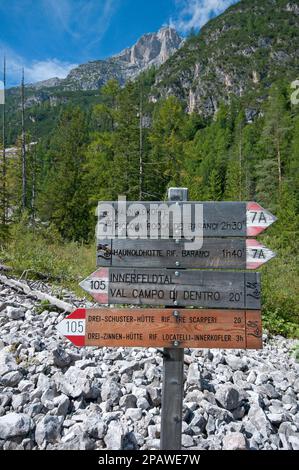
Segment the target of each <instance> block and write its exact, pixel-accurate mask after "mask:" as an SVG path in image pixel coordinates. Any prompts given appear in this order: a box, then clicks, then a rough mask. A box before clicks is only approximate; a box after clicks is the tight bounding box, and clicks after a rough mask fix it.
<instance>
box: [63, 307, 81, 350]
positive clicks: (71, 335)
mask: <svg viewBox="0 0 299 470" xmlns="http://www.w3.org/2000/svg"><path fill="white" fill-rule="evenodd" d="M85 318H86V309H84V308H81V309H78V310H76V311H75V312H73V313H71V314H70V315H69V316H68V317H66V318H65V319H64V320H62V322H60V323H59V324H58V325H57V330H58V331H59V333H61V334H62V335H63V336H65V337H66V338H67V339H68V340H69V341H71V342H72V343H73V344H74V345H75V346H79V347H80V346H85Z"/></svg>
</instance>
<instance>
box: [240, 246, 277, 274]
mask: <svg viewBox="0 0 299 470" xmlns="http://www.w3.org/2000/svg"><path fill="white" fill-rule="evenodd" d="M246 247H247V248H246V268H247V269H258V268H260V267H261V266H262V265H263V264H265V263H268V261H270V260H271V259H273V258H275V256H276V253H274V252H273V251H271V250H269V248H267V247H265V245H262V244H261V243H259V242H258V241H257V240H246Z"/></svg>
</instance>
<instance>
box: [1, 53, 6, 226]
mask: <svg viewBox="0 0 299 470" xmlns="http://www.w3.org/2000/svg"><path fill="white" fill-rule="evenodd" d="M3 87H4V89H3V93H4V102H3V108H2V198H1V199H2V201H1V202H2V224H3V225H5V224H6V222H7V192H6V173H7V164H6V105H5V99H6V97H5V89H6V58H5V56H4V59H3Z"/></svg>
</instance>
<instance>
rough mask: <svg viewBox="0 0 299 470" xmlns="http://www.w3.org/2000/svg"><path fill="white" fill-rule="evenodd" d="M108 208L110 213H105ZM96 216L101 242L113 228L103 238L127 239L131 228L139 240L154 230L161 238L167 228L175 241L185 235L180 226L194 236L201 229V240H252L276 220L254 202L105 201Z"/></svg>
mask: <svg viewBox="0 0 299 470" xmlns="http://www.w3.org/2000/svg"><path fill="white" fill-rule="evenodd" d="M107 205H110V206H111V207H113V210H112V211H109V210H107ZM198 205H202V208H203V220H198V212H197V211H196V206H198ZM101 207H102V208H103V209H101ZM119 207H120V208H119ZM173 214H176V217H175V219H174V218H173ZM178 214H179V218H178ZM145 216H146V217H145ZM98 217H99V221H98V228H100V229H101V233H105V235H104V236H101V237H99V238H101V239H102V238H104V237H106V230H108V232H107V233H110V234H111V230H112V227H114V229H115V233H114V236H113V237H112V236H110V235H109V236H107V237H106V238H117V237H127V236H128V233H129V230H132V228H134V233H135V234H136V232H137V233H138V234H139V238H140V239H149V238H151V233H153V232H154V231H155V230H157V234H158V238H162V237H161V229H168V231H169V236H170V237H173V238H176V237H178V234H181V235H184V234H183V233H182V227H183V226H185V227H187V229H188V230H189V231H193V232H197V233H198V231H199V230H200V229H202V232H203V236H204V237H214V238H216V237H246V236H249V237H253V236H256V235H258V234H260V233H261V232H263V231H264V230H265V229H266V228H268V227H269V226H270V225H271V224H273V223H274V222H275V221H276V220H277V219H276V217H274V215H272V214H271V213H270V212H269V211H267V210H265V209H263V208H262V207H261V206H260V205H259V204H257V203H256V202H248V203H246V202H176V203H174V202H142V203H141V202H126V203H124V206H123V208H122V206H119V205H118V203H117V202H106V203H105V206H104V205H101V204H100V205H99V210H98ZM144 217H145V218H144ZM173 221H174V223H173ZM164 238H165V239H166V238H167V237H164ZM186 238H187V237H186Z"/></svg>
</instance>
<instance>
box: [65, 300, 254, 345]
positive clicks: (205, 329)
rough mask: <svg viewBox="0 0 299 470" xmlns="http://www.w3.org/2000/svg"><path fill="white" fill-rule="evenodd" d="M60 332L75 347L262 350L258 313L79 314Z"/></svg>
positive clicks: (156, 311) (101, 310) (118, 311)
mask: <svg viewBox="0 0 299 470" xmlns="http://www.w3.org/2000/svg"><path fill="white" fill-rule="evenodd" d="M58 331H59V332H60V333H61V334H63V335H64V336H66V337H67V338H68V339H69V340H70V341H71V342H72V343H73V344H75V345H76V346H97V347H116V348H118V347H134V348H140V347H141V348H150V347H156V348H161V347H164V348H168V347H171V348H209V349H211V348H220V349H259V348H261V347H262V323H261V312H260V311H258V310H226V311H225V313H223V310H195V309H183V310H182V309H176V310H174V309H169V308H167V309H165V308H164V309H154V308H149V309H146V308H144V309H131V308H130V309H125V308H122V309H110V308H98V309H89V310H88V309H78V310H76V311H75V312H74V313H72V314H71V315H69V316H68V317H67V318H66V319H65V320H63V321H62V322H61V323H60V324H59V325H58Z"/></svg>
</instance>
